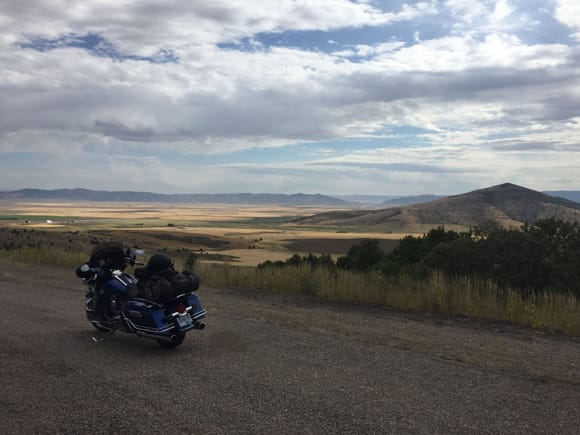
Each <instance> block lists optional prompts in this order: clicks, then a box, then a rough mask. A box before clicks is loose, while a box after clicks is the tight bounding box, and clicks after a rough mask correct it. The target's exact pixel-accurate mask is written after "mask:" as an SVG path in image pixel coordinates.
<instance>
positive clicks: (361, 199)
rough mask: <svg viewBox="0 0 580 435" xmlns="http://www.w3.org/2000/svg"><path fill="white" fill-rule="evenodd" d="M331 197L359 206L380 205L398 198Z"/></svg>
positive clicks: (366, 196) (365, 196) (381, 196)
mask: <svg viewBox="0 0 580 435" xmlns="http://www.w3.org/2000/svg"><path fill="white" fill-rule="evenodd" d="M332 197H333V198H338V199H342V200H343V201H347V202H357V203H360V204H381V203H383V202H384V201H387V200H389V199H395V198H398V196H397V195H332Z"/></svg>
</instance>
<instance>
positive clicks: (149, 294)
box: [140, 275, 175, 301]
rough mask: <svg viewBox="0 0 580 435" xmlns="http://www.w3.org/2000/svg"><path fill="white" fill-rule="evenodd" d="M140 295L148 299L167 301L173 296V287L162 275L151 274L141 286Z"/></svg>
mask: <svg viewBox="0 0 580 435" xmlns="http://www.w3.org/2000/svg"><path fill="white" fill-rule="evenodd" d="M140 296H141V297H143V298H145V299H149V300H150V301H169V300H171V299H173V298H175V289H174V288H173V285H172V284H171V282H169V280H168V279H167V278H165V277H164V276H162V275H153V276H152V277H150V278H149V279H148V280H147V282H146V283H145V286H143V287H142V288H141V294H140Z"/></svg>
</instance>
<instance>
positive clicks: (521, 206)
mask: <svg viewBox="0 0 580 435" xmlns="http://www.w3.org/2000/svg"><path fill="white" fill-rule="evenodd" d="M550 217H553V218H556V219H561V220H566V221H577V222H580V204H579V203H576V202H573V201H569V200H567V199H563V198H559V197H552V196H549V195H546V194H544V193H541V192H537V191H535V190H531V189H527V188H525V187H521V186H517V185H515V184H511V183H505V184H501V185H498V186H493V187H489V188H486V189H480V190H475V191H473V192H468V193H465V194H462V195H455V196H450V197H447V198H442V199H438V200H435V201H431V202H427V203H422V204H414V205H408V206H401V207H391V208H386V209H380V210H373V211H360V210H357V211H345V212H328V213H322V214H317V215H314V216H311V217H308V218H303V219H300V220H298V221H296V222H297V223H303V224H309V225H312V224H316V225H335V226H353V227H358V226H365V227H366V226H372V227H376V226H380V227H383V228H384V229H388V230H407V231H412V230H413V228H420V227H421V226H437V225H446V226H449V225H454V226H462V227H471V226H474V225H483V224H487V223H490V222H495V223H498V224H499V225H502V226H508V227H509V226H520V225H521V224H522V223H524V222H536V221H538V220H540V219H545V218H550Z"/></svg>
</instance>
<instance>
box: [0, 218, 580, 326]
mask: <svg viewBox="0 0 580 435" xmlns="http://www.w3.org/2000/svg"><path fill="white" fill-rule="evenodd" d="M12 231H15V230H12ZM29 233H30V232H28V233H24V232H21V233H19V234H16V236H18V237H19V239H20V240H27V243H29V244H30V245H29V246H18V245H17V244H15V243H14V242H9V243H8V242H6V243H4V244H3V245H2V246H0V258H8V259H11V260H14V261H19V262H26V263H33V264H49V265H57V266H64V267H76V266H78V265H79V264H81V263H82V262H84V261H86V259H87V252H86V251H85V252H77V250H79V251H80V249H76V248H75V246H74V245H67V249H57V248H56V247H43V246H41V245H40V244H39V243H38V244H37V245H34V244H33V243H32V239H31V240H30V242H28V237H29V236H30V234H29ZM73 236H74V237H73ZM67 237H70V239H71V240H72V241H75V240H76V239H77V237H80V236H79V235H78V234H77V235H74V234H72V233H70V234H68V235H67ZM190 252H191V251H190ZM176 255H177V254H176ZM183 255H186V253H185V252H183ZM204 257H205V258H204ZM204 257H201V258H204V259H206V260H207V259H208V256H204ZM196 260H197V261H196ZM175 262H176V264H177V265H178V266H179V267H180V268H187V269H193V270H194V271H195V272H196V273H197V274H198V275H199V276H200V277H201V278H202V281H203V282H205V283H206V284H208V285H210V286H215V287H238V288H246V289H249V290H250V291H251V290H252V289H263V290H267V291H275V292H287V293H293V294H302V295H308V296H313V297H318V298H324V299H327V300H331V301H343V302H355V303H356V302H358V303H369V304H381V305H386V306H389V307H393V308H397V309H404V310H417V311H428V312H434V313H440V314H443V315H450V316H469V317H475V318H485V319H493V320H500V321H508V322H513V323H516V324H521V325H527V326H531V327H534V328H539V329H545V330H551V331H561V332H564V333H567V334H570V335H576V336H580V226H579V225H578V224H577V223H567V222H563V221H557V220H553V219H549V220H544V221H540V222H538V223H536V224H534V225H526V226H524V227H523V228H521V229H519V230H516V229H510V230H508V229H503V228H499V227H493V226H492V227H488V228H473V229H472V230H471V231H467V232H456V231H452V230H446V229H445V228H442V227H441V228H437V229H433V230H431V231H429V232H428V233H427V234H425V235H423V236H421V237H411V236H408V237H405V238H403V239H401V240H400V241H399V242H398V244H397V245H396V246H395V248H394V249H393V250H392V251H390V252H388V253H387V252H384V251H383V250H381V247H380V244H379V242H378V241H377V240H374V239H364V240H362V241H361V242H360V243H358V244H356V245H353V246H352V247H351V248H350V249H349V250H348V253H347V254H346V255H345V256H343V257H339V258H337V259H336V260H335V259H333V258H332V257H331V256H330V255H327V254H322V255H319V256H317V255H313V254H308V255H304V256H301V255H293V256H291V257H290V258H288V259H287V260H286V261H265V262H263V263H262V264H260V265H259V266H258V267H240V266H235V265H232V264H231V263H228V262H222V263H215V262H208V261H200V259H199V258H197V257H196V256H195V254H190V255H189V256H184V257H182V258H179V257H178V256H176V257H175Z"/></svg>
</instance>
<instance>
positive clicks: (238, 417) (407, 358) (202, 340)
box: [0, 261, 580, 434]
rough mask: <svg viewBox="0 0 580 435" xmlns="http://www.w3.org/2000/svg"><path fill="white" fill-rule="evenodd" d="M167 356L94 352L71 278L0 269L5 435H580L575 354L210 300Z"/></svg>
mask: <svg viewBox="0 0 580 435" xmlns="http://www.w3.org/2000/svg"><path fill="white" fill-rule="evenodd" d="M199 294H200V298H201V299H202V301H203V302H205V305H206V308H207V309H208V311H209V317H208V319H207V328H206V330H205V331H194V332H193V333H191V334H189V335H188V337H187V338H186V341H185V342H184V344H183V345H182V346H181V347H180V348H178V349H176V350H173V351H167V350H164V349H162V348H160V347H159V346H158V345H157V343H155V342H153V341H148V340H145V339H138V338H136V337H135V336H132V335H126V334H122V333H118V334H115V335H114V336H112V337H108V338H107V339H106V340H105V341H102V342H98V343H96V342H95V341H94V340H93V336H97V337H100V336H99V335H97V334H98V333H96V332H93V331H92V329H91V327H90V325H89V324H88V323H87V322H86V321H85V319H84V314H83V311H82V310H83V291H82V285H81V283H80V281H78V280H76V278H74V276H73V274H72V271H69V270H65V269H58V268H48V267H33V266H27V265H20V264H14V263H10V262H7V261H0V349H1V353H0V379H1V384H0V422H1V423H0V432H1V433H6V434H17V433H18V434H20V433H168V432H169V433H207V434H221V433H223V434H233V433H252V434H274V433H296V434H309V433H311V434H322V433H364V434H367V433H470V434H471V433H522V434H523V433H569V434H573V433H578V429H579V428H580V342H579V341H578V340H572V339H567V338H563V337H557V336H547V335H543V334H538V333H535V332H533V331H529V330H525V329H513V328H509V327H506V326H502V325H494V324H483V323H477V322H472V321H467V320H454V321H447V320H444V319H441V318H436V317H429V318H421V317H419V316H416V315H415V316H413V315H409V314H404V313H397V312H393V311H389V310H386V309H380V308H369V307H362V306H356V307H347V306H344V305H342V306H341V305H336V304H326V303H321V302H314V301H308V300H305V299H300V298H296V297H288V296H276V295H268V294H264V293H255V294H251V293H248V292H241V291H223V290H219V291H218V290H215V289H204V288H202V289H201V290H200V293H199Z"/></svg>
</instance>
